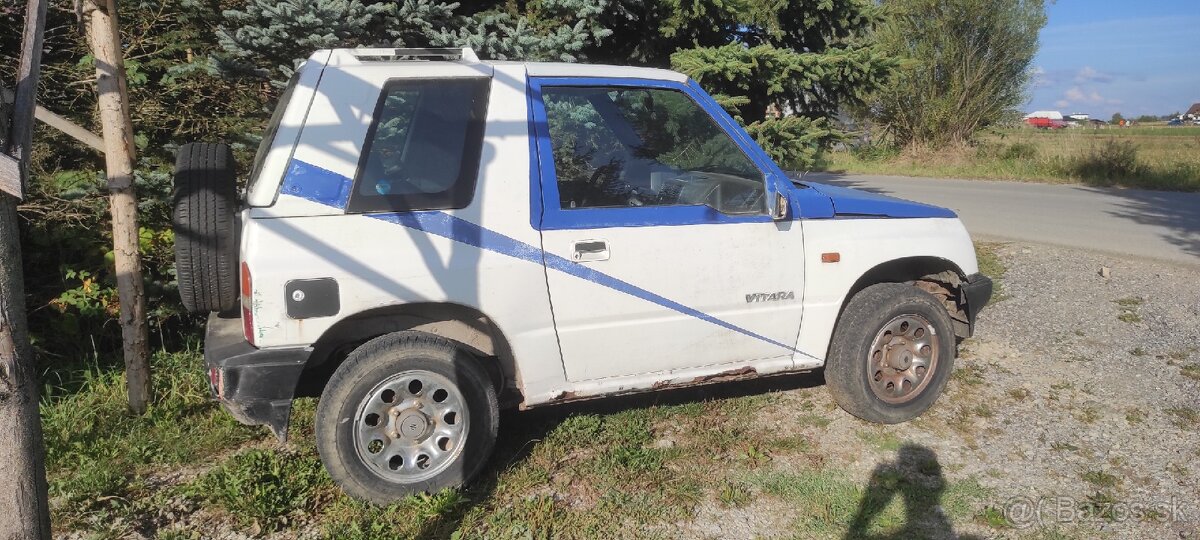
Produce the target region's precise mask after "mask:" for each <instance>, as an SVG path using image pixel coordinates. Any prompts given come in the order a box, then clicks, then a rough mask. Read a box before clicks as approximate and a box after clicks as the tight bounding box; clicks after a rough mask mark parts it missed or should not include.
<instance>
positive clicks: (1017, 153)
mask: <svg viewBox="0 0 1200 540" xmlns="http://www.w3.org/2000/svg"><path fill="white" fill-rule="evenodd" d="M1037 155H1038V149H1037V147H1036V146H1034V145H1033V144H1032V143H1025V142H1019V143H1013V144H1011V145H1009V146H1008V148H1005V149H1004V151H1003V152H1002V153H1001V154H1000V158H1001V159H1011V160H1030V159H1036V158H1037Z"/></svg>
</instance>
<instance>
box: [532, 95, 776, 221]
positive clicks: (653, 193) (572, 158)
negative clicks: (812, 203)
mask: <svg viewBox="0 0 1200 540" xmlns="http://www.w3.org/2000/svg"><path fill="white" fill-rule="evenodd" d="M542 99H543V103H544V104H545V108H546V121H547V124H548V126H549V132H550V133H549V134H550V145H551V149H552V150H553V154H554V168H555V176H556V177H557V179H558V193H559V203H560V204H561V207H562V208H563V209H576V208H598V207H600V208H603V207H638V206H674V205H707V206H711V207H713V208H715V209H716V210H718V211H720V212H724V213H730V214H744V213H757V212H763V211H765V208H766V206H765V202H764V193H765V190H764V186H765V182H764V179H763V174H762V172H761V171H760V170H759V169H758V167H756V166H755V165H754V163H753V162H752V161H750V158H749V157H747V156H746V154H745V153H743V152H742V150H741V149H740V148H739V147H738V146H737V144H736V143H735V142H734V141H733V139H732V138H730V136H729V134H728V133H726V132H725V131H724V130H723V129H721V127H720V126H719V125H717V123H716V122H715V121H714V120H713V118H712V117H711V116H710V115H709V114H708V113H707V112H706V111H705V110H704V109H702V108H701V107H700V106H699V105H698V104H697V103H696V102H695V101H693V100H692V99H691V98H690V97H688V96H687V95H686V94H684V93H683V92H680V91H677V90H670V89H660V88H632V87H577V86H571V87H565V86H564V87H544V88H543V89H542Z"/></svg>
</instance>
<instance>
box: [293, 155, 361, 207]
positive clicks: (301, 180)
mask: <svg viewBox="0 0 1200 540" xmlns="http://www.w3.org/2000/svg"><path fill="white" fill-rule="evenodd" d="M353 185H354V182H353V181H351V180H350V179H349V178H346V177H345V176H342V175H340V174H338V173H335V172H333V171H330V170H328V169H323V168H321V167H318V166H316V165H313V164H311V163H305V162H303V161H300V160H298V159H292V160H290V161H288V168H287V174H285V175H284V177H283V187H282V188H281V192H282V193H286V194H288V195H295V196H297V197H300V198H302V199H307V200H310V201H312V202H315V203H320V204H324V205H326V206H332V207H334V208H338V209H343V210H344V209H345V208H346V201H348V200H350V190H351V189H353Z"/></svg>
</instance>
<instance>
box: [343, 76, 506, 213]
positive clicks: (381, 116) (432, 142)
mask: <svg viewBox="0 0 1200 540" xmlns="http://www.w3.org/2000/svg"><path fill="white" fill-rule="evenodd" d="M488 83H489V80H488V79H405V80H399V81H392V82H389V83H388V84H387V85H385V86H384V89H383V94H382V96H381V97H380V101H379V105H378V107H377V108H376V111H375V116H374V122H373V123H372V125H371V128H370V130H369V131H368V133H367V142H366V145H365V146H364V148H363V156H362V159H361V161H360V163H359V167H358V176H357V178H356V180H355V184H354V191H353V192H352V193H351V194H350V200H349V202H348V203H347V207H346V211H347V212H371V211H408V210H444V209H451V208H463V207H465V206H466V205H467V204H468V203H470V202H471V195H472V194H473V193H474V191H475V177H476V175H477V174H478V170H479V153H480V147H481V146H482V144H483V131H484V122H485V116H486V114H487V99H488V88H489V84H488Z"/></svg>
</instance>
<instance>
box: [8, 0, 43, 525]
mask: <svg viewBox="0 0 1200 540" xmlns="http://www.w3.org/2000/svg"><path fill="white" fill-rule="evenodd" d="M45 24H46V0H29V2H28V5H27V7H26V10H25V33H24V35H23V38H22V41H21V64H20V67H19V68H18V72H17V92H16V98H15V101H14V103H13V108H12V121H11V123H10V122H0V127H3V126H11V128H10V129H11V131H10V132H9V133H5V132H3V131H0V150H3V152H0V162H4V163H6V164H7V166H6V167H0V538H5V539H7V538H21V539H26V538H29V539H46V540H49V538H50V505H49V504H48V503H47V500H46V454H45V448H44V446H43V443H42V419H41V416H40V415H39V413H38V401H39V400H38V384H37V366H36V363H35V361H34V358H33V351H32V349H31V348H30V346H29V333H28V330H27V328H26V325H25V286H24V276H23V275H22V272H21V235H20V232H19V231H18V229H17V203H18V202H19V201H20V199H21V196H22V192H23V186H24V184H25V178H26V177H28V175H29V172H28V171H29V149H30V145H31V144H32V141H33V111H34V106H35V101H36V95H37V86H38V75H39V74H40V72H41V64H42V30H43V28H44V27H45ZM7 115H8V112H7V111H5V110H4V107H3V106H0V116H7ZM10 135H11V136H10Z"/></svg>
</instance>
